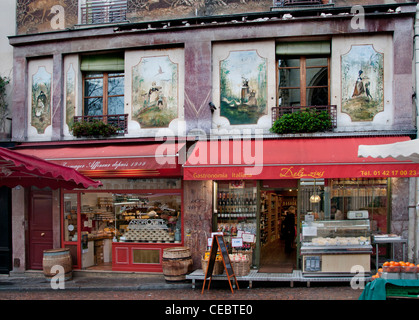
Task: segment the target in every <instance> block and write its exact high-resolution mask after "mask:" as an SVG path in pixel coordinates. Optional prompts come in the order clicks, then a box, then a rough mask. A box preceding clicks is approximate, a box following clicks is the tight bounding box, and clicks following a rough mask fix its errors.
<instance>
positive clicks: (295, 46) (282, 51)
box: [275, 41, 330, 56]
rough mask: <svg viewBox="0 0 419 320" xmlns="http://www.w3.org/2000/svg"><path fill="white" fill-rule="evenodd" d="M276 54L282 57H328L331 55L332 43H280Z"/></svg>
mask: <svg viewBox="0 0 419 320" xmlns="http://www.w3.org/2000/svg"><path fill="white" fill-rule="evenodd" d="M275 52H276V54H278V55H281V56H307V55H328V54H330V42H329V41H306V42H285V43H278V44H277V45H276V50H275Z"/></svg>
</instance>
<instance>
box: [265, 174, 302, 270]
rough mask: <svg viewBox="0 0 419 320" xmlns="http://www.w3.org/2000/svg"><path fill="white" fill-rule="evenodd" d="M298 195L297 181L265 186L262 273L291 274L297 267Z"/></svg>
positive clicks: (284, 181) (285, 181)
mask: <svg viewBox="0 0 419 320" xmlns="http://www.w3.org/2000/svg"><path fill="white" fill-rule="evenodd" d="M297 195H298V180H282V181H269V182H266V181H264V182H263V184H262V188H261V194H260V201H261V210H260V261H259V272H263V273H265V272H266V273H292V272H293V270H294V269H295V268H296V251H297V249H296V243H295V239H296V235H297V232H296V225H297V224H296V222H297V214H296V213H297Z"/></svg>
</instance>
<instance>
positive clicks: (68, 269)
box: [42, 248, 73, 281]
mask: <svg viewBox="0 0 419 320" xmlns="http://www.w3.org/2000/svg"><path fill="white" fill-rule="evenodd" d="M57 265H58V266H61V267H63V269H64V280H65V281H68V280H71V279H72V278H73V263H72V260H71V255H70V249H66V248H60V249H51V250H44V256H43V260H42V268H43V270H44V275H45V278H46V279H47V280H49V281H50V280H51V279H52V278H53V277H54V276H56V275H57V273H58V271H57V270H54V269H53V267H54V266H57ZM53 271H54V272H53Z"/></svg>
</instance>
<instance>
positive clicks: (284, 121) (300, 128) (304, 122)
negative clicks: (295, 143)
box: [271, 109, 332, 134]
mask: <svg viewBox="0 0 419 320" xmlns="http://www.w3.org/2000/svg"><path fill="white" fill-rule="evenodd" d="M330 129H332V119H331V116H330V114H329V113H328V112H327V111H316V110H315V109H314V110H308V111H307V110H303V111H298V112H293V113H288V114H284V115H283V116H282V117H281V118H279V119H278V120H276V121H275V122H274V124H273V125H272V128H271V132H274V133H279V134H285V133H312V132H322V131H328V130H330Z"/></svg>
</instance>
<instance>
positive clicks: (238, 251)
mask: <svg viewBox="0 0 419 320" xmlns="http://www.w3.org/2000/svg"><path fill="white" fill-rule="evenodd" d="M232 253H241V254H244V255H246V256H247V258H248V262H249V265H250V266H251V265H252V263H253V250H249V251H241V250H236V249H233V250H232Z"/></svg>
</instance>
